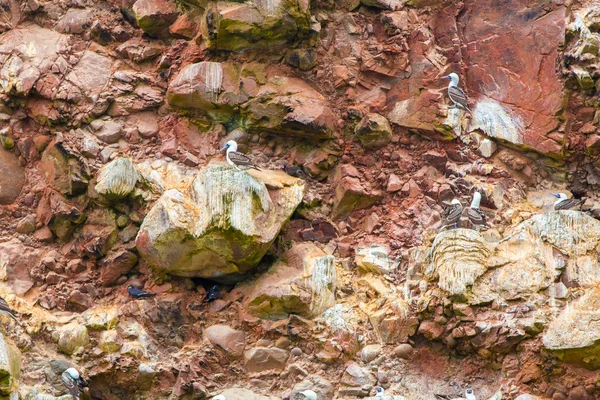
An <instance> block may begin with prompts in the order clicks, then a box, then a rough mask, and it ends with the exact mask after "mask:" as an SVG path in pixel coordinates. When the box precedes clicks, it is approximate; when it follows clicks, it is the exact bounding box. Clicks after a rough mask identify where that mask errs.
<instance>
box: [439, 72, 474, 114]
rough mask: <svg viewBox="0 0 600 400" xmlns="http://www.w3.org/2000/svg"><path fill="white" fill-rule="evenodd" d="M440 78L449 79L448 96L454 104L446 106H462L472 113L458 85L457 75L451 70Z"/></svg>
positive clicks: (467, 100) (465, 96)
mask: <svg viewBox="0 0 600 400" xmlns="http://www.w3.org/2000/svg"><path fill="white" fill-rule="evenodd" d="M442 79H450V83H449V84H448V97H450V100H452V102H453V103H454V106H452V107H448V108H462V109H464V110H467V111H469V112H470V113H473V112H472V111H471V108H470V107H469V99H468V98H467V95H466V94H465V92H463V90H462V89H461V88H459V87H458V82H459V81H460V78H459V77H458V75H457V74H455V73H454V72H452V73H451V74H450V75H446V76H442Z"/></svg>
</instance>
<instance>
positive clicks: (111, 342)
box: [98, 329, 123, 354]
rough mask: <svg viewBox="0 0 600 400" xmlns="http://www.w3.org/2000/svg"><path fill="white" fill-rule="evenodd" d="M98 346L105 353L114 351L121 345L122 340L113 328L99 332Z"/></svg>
mask: <svg viewBox="0 0 600 400" xmlns="http://www.w3.org/2000/svg"><path fill="white" fill-rule="evenodd" d="M98 346H99V347H100V348H101V349H102V351H104V352H106V353H109V354H110V353H116V352H117V351H119V350H120V349H121V347H122V346H123V340H122V339H121V337H120V336H119V334H118V333H117V331H116V330H115V329H110V330H107V331H102V332H100V339H99V340H98Z"/></svg>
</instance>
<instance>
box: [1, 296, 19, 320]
mask: <svg viewBox="0 0 600 400" xmlns="http://www.w3.org/2000/svg"><path fill="white" fill-rule="evenodd" d="M0 314H6V315H8V316H9V317H11V318H12V319H14V320H15V321H17V322H19V320H18V319H17V317H15V314H16V313H15V312H14V311H13V310H12V309H11V308H10V307H9V306H8V303H7V302H6V300H4V299H3V298H2V297H0Z"/></svg>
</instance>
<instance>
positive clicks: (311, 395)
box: [300, 390, 318, 400]
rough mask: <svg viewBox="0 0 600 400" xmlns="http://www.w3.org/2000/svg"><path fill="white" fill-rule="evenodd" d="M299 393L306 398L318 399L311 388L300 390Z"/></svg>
mask: <svg viewBox="0 0 600 400" xmlns="http://www.w3.org/2000/svg"><path fill="white" fill-rule="evenodd" d="M300 394H301V395H302V396H304V398H306V399H308V400H317V399H318V397H317V394H316V393H315V392H313V391H312V390H305V391H304V392H300Z"/></svg>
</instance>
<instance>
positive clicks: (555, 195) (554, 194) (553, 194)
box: [552, 193, 560, 199]
mask: <svg viewBox="0 0 600 400" xmlns="http://www.w3.org/2000/svg"><path fill="white" fill-rule="evenodd" d="M552 196H554V197H556V198H558V199H560V196H559V195H558V194H556V193H552Z"/></svg>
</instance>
